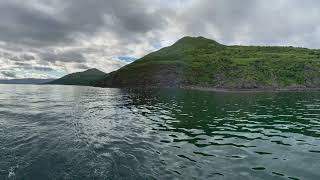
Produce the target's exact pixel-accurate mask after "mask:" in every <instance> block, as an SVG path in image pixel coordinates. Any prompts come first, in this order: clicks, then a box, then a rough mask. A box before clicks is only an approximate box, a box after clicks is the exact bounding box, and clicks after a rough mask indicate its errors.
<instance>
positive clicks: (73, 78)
mask: <svg viewBox="0 0 320 180" xmlns="http://www.w3.org/2000/svg"><path fill="white" fill-rule="evenodd" d="M105 75H106V74H105V73H104V72H102V71H100V70H98V69H89V70H86V71H84V72H77V73H72V74H68V75H66V76H64V77H62V78H60V79H57V80H54V81H51V82H49V83H47V84H59V85H82V86H93V85H94V84H95V83H96V82H97V81H99V80H101V79H103V78H104V77H105Z"/></svg>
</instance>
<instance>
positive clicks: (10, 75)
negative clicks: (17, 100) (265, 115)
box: [1, 71, 16, 78]
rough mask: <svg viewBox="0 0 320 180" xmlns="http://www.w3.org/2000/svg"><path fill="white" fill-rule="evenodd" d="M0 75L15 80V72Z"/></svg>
mask: <svg viewBox="0 0 320 180" xmlns="http://www.w3.org/2000/svg"><path fill="white" fill-rule="evenodd" d="M1 74H2V75H4V76H5V77H9V78H15V77H16V73H15V72H10V71H2V72H1Z"/></svg>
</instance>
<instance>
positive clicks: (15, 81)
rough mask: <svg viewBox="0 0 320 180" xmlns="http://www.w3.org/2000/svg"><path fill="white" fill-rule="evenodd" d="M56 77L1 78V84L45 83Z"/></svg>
mask: <svg viewBox="0 0 320 180" xmlns="http://www.w3.org/2000/svg"><path fill="white" fill-rule="evenodd" d="M53 80H55V79H33V78H27V79H0V84H43V83H47V82H50V81H53Z"/></svg>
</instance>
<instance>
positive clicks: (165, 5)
mask: <svg viewBox="0 0 320 180" xmlns="http://www.w3.org/2000/svg"><path fill="white" fill-rule="evenodd" d="M319 21H320V1H317V0H303V1H302V0H152V1H150V0H0V79H3V78H26V77H33V78H52V77H53V78H57V77H61V76H63V75H65V74H67V73H71V72H76V71H82V70H86V69H88V68H98V69H101V70H103V71H105V72H110V71H113V70H116V69H118V68H120V67H122V66H124V65H125V64H127V63H129V62H131V61H133V60H134V59H137V58H140V57H142V56H144V55H146V54H148V53H150V52H152V51H154V50H157V49H159V48H161V47H164V46H168V45H170V44H172V43H173V42H175V41H176V40H178V39H179V38H181V37H183V36H187V35H189V36H204V37H207V38H211V39H214V40H216V41H219V42H220V43H224V44H242V45H287V46H289V45H290V46H299V47H308V48H320V23H319Z"/></svg>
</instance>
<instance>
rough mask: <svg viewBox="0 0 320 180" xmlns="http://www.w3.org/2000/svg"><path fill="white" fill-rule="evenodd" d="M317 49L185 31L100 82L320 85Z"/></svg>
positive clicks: (263, 86)
mask: <svg viewBox="0 0 320 180" xmlns="http://www.w3.org/2000/svg"><path fill="white" fill-rule="evenodd" d="M319 70H320V51H319V50H314V49H306V48H294V47H281V46H239V45H237V46H235V45H234V46H227V45H223V44H220V43H218V42H216V41H214V40H211V39H207V38H204V37H184V38H181V39H180V40H178V41H177V42H176V43H174V44H173V45H171V46H169V47H165V48H162V49H160V50H159V51H156V52H153V53H150V54H148V55H146V56H144V57H142V58H141V59H138V60H136V61H135V62H133V63H131V64H129V65H127V66H124V67H122V68H120V69H119V70H117V71H114V72H112V73H110V74H108V75H106V77H105V78H104V79H102V80H100V81H98V82H97V83H96V84H95V86H99V87H120V88H121V87H188V86H190V87H212V88H227V89H267V88H319V87H320V71H319Z"/></svg>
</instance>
